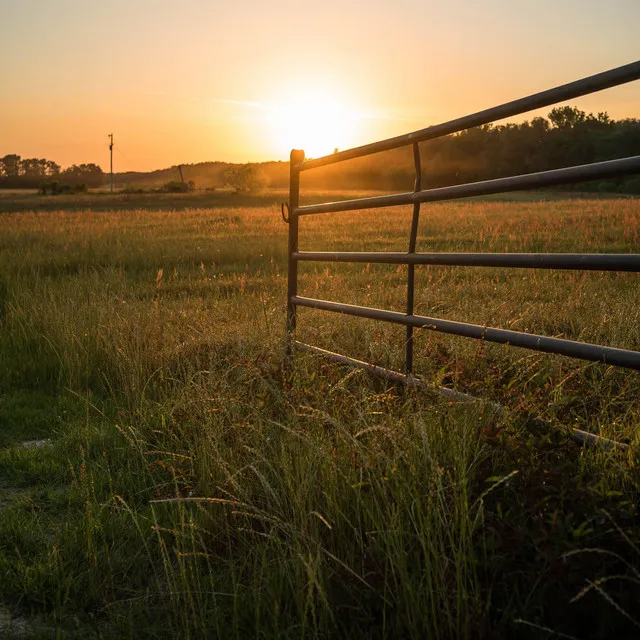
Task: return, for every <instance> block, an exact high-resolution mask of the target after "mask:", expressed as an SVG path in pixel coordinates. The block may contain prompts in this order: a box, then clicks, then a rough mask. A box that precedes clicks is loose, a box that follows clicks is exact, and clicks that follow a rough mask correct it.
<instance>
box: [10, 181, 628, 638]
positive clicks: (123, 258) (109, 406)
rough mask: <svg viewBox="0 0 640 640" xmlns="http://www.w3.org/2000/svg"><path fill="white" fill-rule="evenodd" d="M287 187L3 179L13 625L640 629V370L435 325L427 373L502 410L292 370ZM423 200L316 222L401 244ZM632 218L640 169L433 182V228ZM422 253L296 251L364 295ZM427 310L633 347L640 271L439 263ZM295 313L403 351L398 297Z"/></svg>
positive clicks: (120, 633)
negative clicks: (568, 191) (331, 255)
mask: <svg viewBox="0 0 640 640" xmlns="http://www.w3.org/2000/svg"><path fill="white" fill-rule="evenodd" d="M345 195H351V194H345ZM281 197H282V194H276V195H273V194H267V195H257V196H247V197H244V196H232V195H229V194H209V195H203V194H185V195H172V196H169V195H167V196H162V195H159V194H146V195H141V196H123V195H117V196H114V197H111V196H109V195H108V194H94V195H86V196H85V195H83V196H68V197H65V196H60V197H54V196H51V197H42V196H34V195H25V194H10V195H6V196H0V635H2V637H35V638H76V637H77V638H87V637H95V638H121V637H131V638H204V637H207V638H208V637H212V638H213V637H220V638H234V637H235V638H246V637H255V638H327V637H350V638H359V637H362V638H378V637H379V638H382V637H402V638H442V639H446V638H510V637H519V638H552V637H564V638H567V637H571V638H608V637H620V638H623V637H636V635H637V633H638V631H639V629H638V627H640V615H639V614H638V606H637V605H638V602H640V599H639V598H640V516H639V514H638V499H639V498H640V476H639V474H638V461H639V457H638V452H639V450H640V431H639V429H638V423H639V420H640V393H639V392H640V378H639V376H638V374H637V373H636V372H632V371H628V370H623V369H614V368H612V367H607V366H605V365H601V364H594V363H584V362H580V361H576V360H571V359H568V358H563V357H560V356H551V355H544V354H540V353H536V352H530V351H524V350H521V349H517V348H510V347H505V346H500V345H492V344H488V343H483V342H481V341H470V340H464V339H461V338H456V337H452V336H444V335H440V334H437V333H435V332H430V331H417V332H416V347H415V371H416V373H418V374H419V375H420V376H421V378H422V379H423V380H424V381H425V382H427V383H428V384H434V385H446V386H448V387H450V388H452V389H456V390H459V391H463V392H466V393H471V394H473V395H475V396H478V397H481V398H485V399H486V400H490V401H492V402H497V403H500V404H501V405H503V406H504V408H505V410H504V413H502V414H500V415H496V414H495V412H493V411H491V409H490V407H489V406H487V405H485V404H482V403H480V404H477V405H463V404H457V403H452V402H450V401H448V400H447V399H446V398H443V397H441V396H439V395H437V394H432V393H428V392H425V391H418V390H410V389H405V388H403V387H399V386H396V385H394V384H392V383H389V382H385V381H381V380H377V379H374V378H371V377H370V376H369V375H368V374H366V373H364V372H362V371H358V370H352V369H348V368H344V367H342V366H338V365H334V364H330V363H327V362H326V361H324V360H322V359H321V358H318V357H315V356H311V355H309V354H302V353H301V354H297V355H296V357H295V367H294V368H293V372H292V374H291V375H287V374H286V373H285V370H284V369H283V366H282V363H283V357H284V353H285V332H284V324H285V318H284V311H285V293H286V233H287V227H286V225H285V224H284V223H283V221H282V219H281V217H280V210H279V206H277V204H276V202H277V201H278V199H280V198H281ZM326 199H327V194H324V193H315V194H312V195H311V197H309V198H307V200H306V202H313V201H320V200H326ZM410 216H411V212H410V210H409V208H393V209H380V210H374V211H364V212H354V213H350V214H335V215H324V216H311V217H309V218H304V219H303V220H302V222H301V242H300V247H301V249H308V250H311V249H317V250H331V249H336V250H338V249H342V250H378V249H379V250H382V249H385V250H396V251H403V250H406V247H407V243H408V230H409V226H410V225H409V222H410ZM639 239H640V199H634V198H626V199H612V198H607V199H599V198H592V199H589V198H574V197H553V196H551V195H549V194H547V195H546V196H545V197H544V198H543V197H541V196H540V195H537V194H529V195H528V196H526V197H518V198H516V199H514V200H504V201H500V200H486V199H485V200H473V201H457V202H450V203H443V204H432V205H426V206H424V207H423V212H422V217H421V225H420V230H419V236H418V250H423V251H514V252H525V251H558V252H564V251H567V252H571V251H577V252H580V251H585V252H586V251H593V252H599V251H602V252H621V253H624V252H635V251H637V247H638V242H639ZM405 282H406V267H403V266H400V267H398V266H395V265H394V266H382V265H368V266H363V265H338V264H319V263H308V264H301V265H300V294H301V295H307V296H311V297H316V298H327V299H331V300H338V301H341V302H347V303H353V304H366V305H369V306H377V307H381V308H388V309H393V310H399V311H402V310H403V309H404V295H405V287H404V284H405ZM416 313H419V314H423V315H433V316H436V317H442V318H447V319H457V320H464V321H469V322H475V323H478V324H483V325H484V324H487V325H491V326H499V327H503V328H510V329H515V330H522V331H529V332H534V333H542V334H547V335H554V336H560V337H565V338H569V339H578V340H584V341H587V342H595V343H601V344H606V345H611V346H617V347H623V348H629V349H636V350H640V322H639V320H640V289H639V287H638V275H637V274H617V273H597V272H592V273H589V272H584V273H583V272H573V271H565V272H562V271H543V270H518V269H516V270H499V269H490V268H460V267H418V268H417V276H416ZM298 338H299V339H300V340H302V341H305V342H311V343H313V344H317V345H318V346H321V347H324V348H327V349H330V350H333V351H338V352H341V353H345V354H347V355H351V356H353V357H356V358H361V359H364V360H368V361H371V362H376V363H378V364H381V365H384V366H389V367H391V368H396V369H401V368H402V362H403V360H402V357H403V341H404V339H405V334H404V328H403V327H399V326H392V325H384V324H381V323H374V322H371V321H367V320H362V319H356V318H347V317H341V316H339V315H337V314H328V313H324V312H319V311H311V310H306V309H301V310H300V312H299V329H298ZM570 427H578V428H580V429H583V430H585V431H589V432H591V433H594V434H598V435H601V436H604V437H607V438H611V439H614V440H616V441H618V442H620V443H624V444H626V445H628V446H627V447H625V448H615V449H613V448H608V447H602V446H584V445H583V444H581V443H579V442H577V441H576V440H575V439H574V438H572V437H571V432H570V429H569V428H570ZM25 443H26V445H25Z"/></svg>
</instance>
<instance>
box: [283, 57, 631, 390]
mask: <svg viewBox="0 0 640 640" xmlns="http://www.w3.org/2000/svg"><path fill="white" fill-rule="evenodd" d="M639 78H640V61H637V62H633V63H631V64H628V65H625V66H622V67H618V68H616V69H612V70H610V71H606V72H603V73H599V74H597V75H594V76H589V77H588V78H583V79H582V80H577V81H576V82H571V83H569V84H565V85H562V86H559V87H555V88H554V89H549V90H548V91H543V92H541V93H536V94H534V95H531V96H527V97H525V98H521V99H520V100H514V101H512V102H508V103H505V104H502V105H499V106H497V107H493V108H491V109H486V110H484V111H480V112H477V113H474V114H471V115H468V116H465V117H462V118H458V119H456V120H451V121H450V122H445V123H443V124H439V125H436V126H432V127H428V128H426V129H422V130H420V131H415V132H413V133H409V134H406V135H402V136H397V137H395V138H390V139H387V140H382V141H380V142H375V143H373V144H368V145H364V146H361V147H356V148H354V149H349V150H346V151H341V152H337V153H334V154H332V155H329V156H325V157H322V158H316V159H312V160H305V157H304V151H300V150H295V149H294V150H292V151H291V162H290V185H289V203H288V204H285V205H283V217H284V218H285V221H286V222H288V223H289V243H288V269H289V274H288V287H287V335H288V357H289V358H291V357H292V355H293V349H294V348H300V349H303V350H306V351H311V352H314V353H318V354H321V355H324V356H326V357H328V358H329V359H332V360H334V361H337V362H341V363H344V364H348V365H352V366H357V367H361V368H364V369H367V370H369V371H371V372H373V373H375V374H378V375H381V376H384V377H387V378H391V379H394V380H398V381H401V382H404V383H409V384H416V383H417V381H416V379H415V378H414V377H413V376H412V372H413V330H414V328H425V329H430V330H433V331H440V332H442V333H448V334H453V335H457V336H463V337H467V338H477V339H482V340H486V341H488V342H497V343H502V344H510V345H513V346H517V347H523V348H525V349H533V350H535V351H543V352H547V353H555V354H561V355H565V356H571V357H574V358H579V359H582V360H590V361H595V362H603V363H606V364H609V365H615V366H619V367H627V368H629V369H635V370H637V371H640V352H638V351H629V350H626V349H617V348H613V347H605V346H600V345H595V344H588V343H584V342H577V341H573V340H565V339H560V338H553V337H547V336H541V335H535V334H529V333H522V332H518V331H508V330H505V329H497V328H491V327H484V326H479V325H474V324H468V323H464V322H455V321H451V320H442V319H439V318H430V317H426V316H420V315H414V289H415V267H416V265H453V266H474V267H518V268H524V269H575V270H595V271H631V272H640V254H589V253H587V254H583V253H570V254H567V253H564V254H562V253H524V254H523V253H416V238H417V233H418V223H419V217H420V205H421V203H423V202H437V201H443V200H453V199H458V198H469V197H472V196H480V195H490V194H497V193H505V192H509V191H519V190H526V189H536V188H539V187H549V186H554V185H560V184H568V183H575V182H581V181H586V180H594V179H605V178H613V177H619V176H623V175H627V174H631V173H640V156H633V157H628V158H622V159H620V160H610V161H606V162H596V163H592V164H586V165H580V166H573V167H567V168H563V169H556V170H552V171H542V172H538V173H530V174H526V175H519V176H513V177H507V178H499V179H495V180H486V181H482V182H473V183H468V184H459V185H455V186H450V187H443V188H437V189H428V190H424V191H423V190H421V182H422V174H421V171H422V170H421V162H420V146H419V143H420V142H423V141H426V140H433V139H435V138H439V137H442V136H446V135H449V134H452V133H456V132H460V131H464V130H466V129H469V128H472V127H477V126H480V125H484V124H488V123H490V122H494V121H495V120H501V119H503V118H507V117H511V116H515V115H518V114H521V113H526V112H528V111H532V110H534V109H538V108H541V107H547V106H550V105H553V104H556V103H558V102H564V101H566V100H570V99H573V98H577V97H580V96H584V95H587V94H589V93H594V92H596V91H601V90H603V89H608V88H610V87H615V86H618V85H622V84H626V83H628V82H631V81H633V80H637V79H639ZM408 145H413V155H414V164H415V188H414V191H413V192H411V193H402V194H394V195H386V196H377V197H370V198H360V199H357V200H346V201H341V202H329V203H324V204H315V205H309V206H300V173H301V172H303V171H309V170H311V169H316V168H318V167H323V166H326V165H329V164H334V163H336V162H342V161H345V160H351V159H354V158H360V157H363V156H366V155H370V154H373V153H378V152H380V151H388V150H390V149H396V148H398V147H402V146H408ZM405 204H407V205H408V204H411V205H413V217H412V222H411V230H410V234H409V247H408V252H407V253H401V252H375V253H369V252H345V251H334V252H320V251H299V250H298V228H299V219H300V218H301V217H303V216H307V215H315V214H322V213H331V212H340V211H354V210H359V209H369V208H377V207H391V206H396V205H405ZM285 208H286V209H287V210H288V217H285V215H284V211H285ZM301 261H316V262H360V263H382V264H406V265H407V269H408V273H407V297H406V313H399V312H396V311H388V310H384V309H374V308H370V307H362V306H356V305H349V304H341V303H338V302H332V301H330V300H316V299H313V298H307V297H302V296H299V295H298V263H299V262H301ZM297 307H308V308H311V309H320V310H323V311H332V312H337V313H343V314H347V315H351V316H357V317H361V318H370V319H373V320H381V321H384V322H391V323H396V324H401V325H405V326H406V331H407V333H406V354H405V372H404V374H402V373H400V372H397V371H391V370H388V369H385V368H383V367H379V366H377V365H375V364H371V363H367V362H362V361H360V360H356V359H354V358H351V357H349V356H344V355H340V354H337V353H333V352H330V351H327V350H325V349H321V348H320V347H317V346H313V345H307V344H304V343H301V342H298V341H297V340H296V339H295V330H296V320H297ZM441 391H443V392H445V393H447V394H449V395H454V396H456V395H458V396H464V394H457V393H456V392H453V391H451V390H447V389H442V390H441Z"/></svg>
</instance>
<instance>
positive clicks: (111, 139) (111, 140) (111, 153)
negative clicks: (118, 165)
mask: <svg viewBox="0 0 640 640" xmlns="http://www.w3.org/2000/svg"><path fill="white" fill-rule="evenodd" d="M109 166H110V170H111V193H113V133H110V134H109Z"/></svg>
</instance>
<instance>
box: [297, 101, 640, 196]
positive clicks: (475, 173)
mask: <svg viewBox="0 0 640 640" xmlns="http://www.w3.org/2000/svg"><path fill="white" fill-rule="evenodd" d="M420 150H421V168H422V188H423V189H429V188H435V187H443V186H449V185H453V184H461V183H465V182H476V181H480V180H490V179H492V178H499V177H503V176H504V177H506V176H513V175H520V174H525V173H533V172H536V171H547V170H550V169H559V168H561V167H566V166H572V165H580V164H588V163H591V162H600V161H604V160H613V159H615V158H622V157H627V156H635V155H640V120H639V119H635V118H628V119H624V120H618V121H616V120H612V119H611V118H610V117H609V115H608V114H607V113H606V112H602V113H598V114H595V115H594V114H592V113H589V114H587V113H585V112H584V111H581V110H579V109H577V108H575V107H569V106H564V107H557V108H555V109H553V110H552V111H551V112H550V113H549V114H548V117H547V118H543V117H536V118H533V119H532V120H531V121H524V122H521V123H507V124H499V125H492V124H489V125H484V126H481V127H475V128H473V129H468V130H466V131H462V132H460V133H457V134H452V135H449V136H444V137H442V138H438V139H436V140H429V141H427V142H423V143H421V145H420ZM414 176H415V172H414V168H413V155H412V150H411V148H410V147H404V148H402V149H397V150H394V151H390V152H386V153H380V154H374V155H372V156H367V157H365V158H359V159H357V160H352V161H348V162H344V163H338V164H335V165H330V166H328V167H325V168H323V169H319V170H317V171H316V170H314V171H309V172H308V173H304V174H303V175H302V178H303V185H304V186H307V187H313V188H340V189H344V188H352V189H386V190H402V191H410V190H412V189H413V181H414ZM559 189H561V190H563V191H564V190H570V189H575V190H580V191H614V192H622V193H640V176H629V177H625V178H620V179H616V180H606V181H596V182H587V183H581V184H578V185H575V186H571V185H567V186H561V187H559Z"/></svg>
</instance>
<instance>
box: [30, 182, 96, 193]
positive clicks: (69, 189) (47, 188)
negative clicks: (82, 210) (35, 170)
mask: <svg viewBox="0 0 640 640" xmlns="http://www.w3.org/2000/svg"><path fill="white" fill-rule="evenodd" d="M38 191H39V192H40V193H41V194H42V195H43V196H46V195H47V194H51V195H52V196H57V195H58V194H60V193H87V185H86V184H85V183H84V182H81V183H77V184H60V183H59V182H58V181H57V180H53V181H52V182H43V183H42V184H41V185H40V189H39V190H38Z"/></svg>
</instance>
